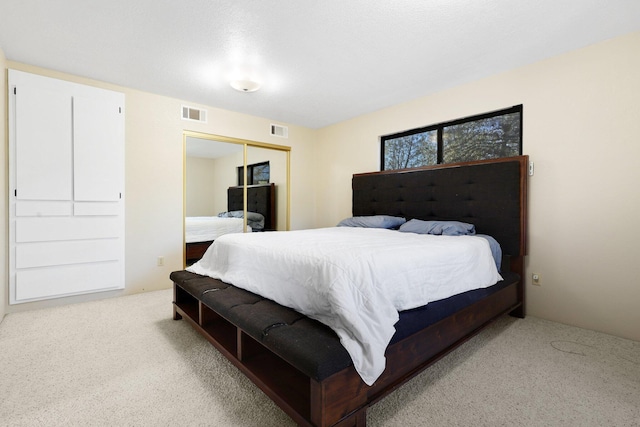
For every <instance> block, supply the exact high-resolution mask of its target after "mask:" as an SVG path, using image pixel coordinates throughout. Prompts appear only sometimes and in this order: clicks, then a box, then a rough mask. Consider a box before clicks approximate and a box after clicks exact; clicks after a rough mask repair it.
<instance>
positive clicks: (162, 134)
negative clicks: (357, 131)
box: [0, 61, 315, 312]
mask: <svg viewBox="0 0 640 427" xmlns="http://www.w3.org/2000/svg"><path fill="white" fill-rule="evenodd" d="M6 67H9V68H14V69H18V70H22V71H27V72H32V73H36V74H43V75H46V76H49V77H55V78H60V79H65V80H71V81H74V82H77V83H83V84H89V85H94V86H99V87H104V88H107V89H112V90H118V91H121V92H123V93H124V94H125V96H126V105H125V135H126V137H125V182H126V184H125V217H126V219H125V221H126V223H125V251H126V255H125V256H126V261H125V290H124V291H116V292H105V293H98V294H90V295H85V296H76V297H69V298H59V299H56V300H50V301H42V302H37V303H27V304H19V305H13V306H6V302H5V303H3V304H2V306H3V307H5V309H6V310H7V312H12V311H20V310H26V309H33V308H38V307H43V306H51V305H58V304H67V303H71V302H77V301H86V300H90V299H97V298H104V297H110V296H114V295H122V294H132V293H138V292H143V291H149V290H157V289H164V288H168V287H169V286H170V285H171V282H170V281H169V274H170V273H171V271H174V270H179V269H181V268H182V266H183V261H182V260H183V255H182V253H183V176H184V172H183V150H184V149H183V139H182V133H183V130H185V129H186V130H192V131H197V132H204V133H210V134H217V135H223V136H231V137H236V138H242V139H248V140H254V141H260V142H267V143H272V144H278V145H288V146H291V147H292V148H291V158H292V160H291V162H292V167H291V175H292V176H291V192H292V195H291V200H292V206H291V227H292V228H293V229H296V228H309V227H312V226H313V218H314V212H313V209H314V194H313V189H312V185H311V184H312V182H313V181H312V178H311V177H312V176H313V174H309V171H312V170H313V169H314V163H313V159H314V154H313V150H314V142H315V132H314V131H312V130H309V129H306V128H302V127H298V126H293V125H289V138H288V139H282V138H277V137H272V136H270V135H269V129H270V123H271V121H270V120H268V119H264V118H258V117H253V116H248V115H244V114H239V113H234V112H231V111H225V110H220V109H216V108H211V107H206V106H199V105H195V106H196V107H202V108H206V109H207V110H208V122H207V123H194V122H185V121H183V120H181V119H180V111H181V105H182V104H183V103H185V102H184V101H181V100H177V99H172V98H168V97H163V96H158V95H154V94H150V93H145V92H140V91H135V90H131V89H128V88H123V87H118V86H113V85H108V84H103V83H99V82H95V81H91V80H87V79H83V78H80V77H75V76H70V75H65V74H62V73H58V72H54V71H51V70H44V69H40V68H36V67H32V66H28V65H24V64H19V63H15V62H11V61H8V62H7V64H6ZM3 69H4V67H3ZM230 90H231V89H230ZM188 104H189V105H193V104H192V103H188ZM3 108H4V107H3ZM4 116H6V114H3V117H4ZM285 125H286V124H285ZM5 146H6V144H5ZM5 150H6V149H5ZM3 155H4V154H3ZM3 160H4V161H3V164H5V165H6V159H3ZM6 175H7V174H6V172H5V173H3V178H2V181H3V183H2V185H1V187H2V190H1V191H2V192H4V191H5V188H6V187H7V176H6ZM6 200H7V197H6V194H4V193H3V196H2V203H3V205H5V206H6ZM5 212H6V208H5V209H3V211H2V215H5ZM0 240H1V241H2V245H3V246H4V247H6V246H7V219H6V217H5V218H4V220H3V228H2V232H1V234H0ZM159 256H163V257H164V261H165V262H164V264H165V265H164V266H162V267H158V266H157V265H156V264H157V258H158V257H159ZM2 263H3V264H2V265H3V268H5V270H4V271H5V274H3V277H4V278H5V279H4V280H3V281H4V283H5V285H4V286H3V289H2V292H3V295H4V294H6V293H7V284H6V282H7V279H6V277H7V274H6V267H4V265H5V264H4V263H6V259H5V257H2ZM169 309H170V308H168V310H169Z"/></svg>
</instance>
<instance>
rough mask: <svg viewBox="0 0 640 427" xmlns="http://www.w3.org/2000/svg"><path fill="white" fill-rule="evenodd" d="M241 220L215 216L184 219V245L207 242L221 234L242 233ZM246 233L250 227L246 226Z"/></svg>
mask: <svg viewBox="0 0 640 427" xmlns="http://www.w3.org/2000/svg"><path fill="white" fill-rule="evenodd" d="M242 225H243V219H242V218H220V217H217V216H189V217H186V218H185V221H184V228H185V233H184V235H185V241H186V243H194V242H208V241H209V240H216V239H217V238H218V237H220V236H222V235H223V234H229V233H242ZM247 231H251V227H249V226H247Z"/></svg>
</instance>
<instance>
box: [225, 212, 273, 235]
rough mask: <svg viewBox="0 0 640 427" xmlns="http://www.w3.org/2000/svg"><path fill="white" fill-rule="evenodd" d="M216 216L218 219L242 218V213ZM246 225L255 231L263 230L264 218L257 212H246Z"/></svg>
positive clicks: (226, 213)
mask: <svg viewBox="0 0 640 427" xmlns="http://www.w3.org/2000/svg"><path fill="white" fill-rule="evenodd" d="M218 216H219V217H220V218H242V217H243V216H244V211H229V212H220V213H219V214H218ZM247 225H248V226H249V227H251V229H253V230H255V231H258V230H262V229H263V228H264V216H263V215H262V214H259V213H257V212H247Z"/></svg>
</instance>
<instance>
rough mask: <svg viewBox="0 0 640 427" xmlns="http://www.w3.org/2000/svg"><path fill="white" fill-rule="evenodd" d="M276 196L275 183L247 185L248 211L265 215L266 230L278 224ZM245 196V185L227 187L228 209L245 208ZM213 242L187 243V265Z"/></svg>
mask: <svg viewBox="0 0 640 427" xmlns="http://www.w3.org/2000/svg"><path fill="white" fill-rule="evenodd" d="M275 197H276V189H275V184H273V183H271V184H259V185H248V186H247V211H248V212H257V213H259V214H262V216H264V231H274V230H275V229H276V226H277V223H276V203H275ZM243 198H244V197H243V187H241V186H238V187H229V188H228V189H227V210H228V211H241V210H243V209H244V203H243ZM212 243H213V240H208V241H204V242H190V243H186V244H185V265H189V264H193V263H194V262H196V261H198V260H199V259H200V258H202V256H203V255H204V253H205V252H206V251H207V249H209V246H211V244H212Z"/></svg>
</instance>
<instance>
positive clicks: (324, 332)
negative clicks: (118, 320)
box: [171, 271, 520, 427]
mask: <svg viewBox="0 0 640 427" xmlns="http://www.w3.org/2000/svg"><path fill="white" fill-rule="evenodd" d="M171 278H172V280H173V281H174V305H173V307H174V308H173V311H174V315H173V316H174V319H176V320H177V319H185V320H186V321H187V322H189V323H190V324H191V325H192V326H193V327H194V328H195V329H196V330H197V331H198V332H200V333H201V334H202V335H203V336H204V337H205V338H206V339H207V340H208V341H209V342H211V344H213V345H214V346H215V347H216V348H217V349H218V350H219V351H220V352H221V353H222V354H224V355H225V356H226V357H227V358H228V359H229V360H230V361H231V362H232V363H233V364H234V365H235V366H236V367H238V369H240V370H241V371H242V372H243V373H244V374H245V375H246V376H247V377H248V378H249V379H251V380H252V381H253V382H254V383H255V384H256V385H257V386H258V387H259V388H260V389H261V390H262V391H263V392H264V393H265V394H266V395H267V396H268V397H269V398H271V399H272V400H273V401H274V402H275V403H276V404H277V405H278V406H279V407H280V408H282V409H283V410H284V411H285V412H286V413H287V414H288V415H289V416H290V417H291V418H292V419H293V420H294V421H295V422H296V423H298V424H299V425H302V426H322V427H325V426H340V427H346V426H365V425H366V409H367V407H368V406H369V405H371V404H373V403H375V402H376V401H378V400H379V399H381V398H382V397H384V396H385V395H386V394H388V393H389V392H391V391H393V390H394V389H395V388H397V387H398V386H400V385H401V384H402V383H404V382H405V381H407V380H409V379H410V378H412V377H413V376H415V375H416V374H418V373H419V372H420V371H422V370H423V369H425V368H426V367H427V366H429V365H430V364H432V363H434V362H435V361H437V360H438V359H440V358H441V357H443V356H444V355H445V354H447V353H448V352H450V351H451V350H453V349H454V348H455V347H457V346H458V345H460V344H461V343H463V342H464V341H466V340H467V339H468V338H469V337H470V336H472V335H474V334H475V333H477V332H478V331H479V330H480V329H482V328H483V327H484V326H486V325H487V324H488V323H489V322H491V321H492V320H493V319H495V318H496V317H497V316H500V315H501V314H504V313H508V312H510V311H512V310H513V309H514V308H517V307H518V306H519V304H520V303H519V301H518V289H517V288H518V280H515V281H514V282H513V283H505V285H504V286H502V287H501V289H500V290H499V291H497V292H495V293H493V294H491V295H490V296H488V297H485V298H483V299H481V300H479V301H477V302H475V303H473V304H471V305H469V306H467V307H465V308H463V309H462V310H460V311H458V312H456V313H455V314H454V315H451V316H449V317H445V318H444V319H442V320H440V321H438V322H436V323H434V324H433V325H431V326H429V327H427V328H425V329H422V330H420V331H418V332H416V333H414V334H412V335H411V336H409V337H407V338H404V339H402V340H400V341H398V342H395V343H393V344H392V345H390V346H389V347H388V348H387V352H386V358H387V367H386V369H385V371H384V373H383V374H382V376H381V377H380V378H379V379H378V380H377V381H376V382H375V383H374V384H373V386H371V387H369V386H367V385H366V384H365V383H364V382H363V381H362V380H361V378H360V377H359V375H358V374H357V372H356V371H355V369H354V368H353V366H352V365H351V359H350V358H349V355H348V353H347V352H346V350H345V349H344V348H343V347H342V345H341V344H340V341H339V339H338V337H337V336H336V335H335V333H334V332H333V331H332V330H331V329H329V328H328V327H327V326H325V325H323V324H321V323H319V322H316V321H315V320H312V319H309V318H307V317H305V316H303V315H301V314H299V313H297V312H295V311H294V310H291V309H288V308H286V307H282V306H280V305H278V304H276V303H275V302H273V301H270V300H268V299H264V298H262V297H260V296H257V295H255V294H252V293H250V292H247V291H244V290H242V289H239V288H236V287H233V286H231V285H228V284H226V283H223V282H220V281H219V280H215V279H212V278H208V277H203V276H199V275H197V274H194V273H189V272H187V271H180V272H174V273H172V275H171Z"/></svg>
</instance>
